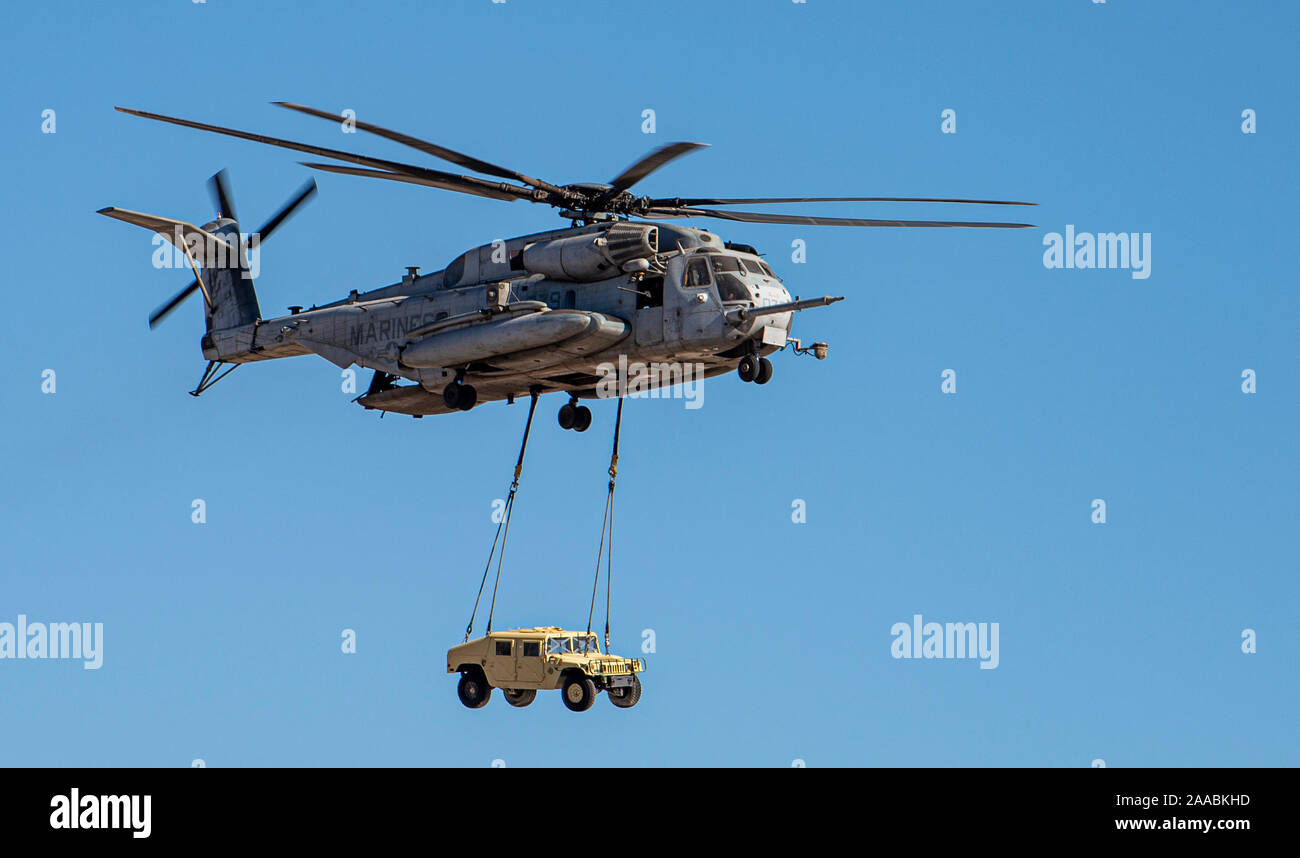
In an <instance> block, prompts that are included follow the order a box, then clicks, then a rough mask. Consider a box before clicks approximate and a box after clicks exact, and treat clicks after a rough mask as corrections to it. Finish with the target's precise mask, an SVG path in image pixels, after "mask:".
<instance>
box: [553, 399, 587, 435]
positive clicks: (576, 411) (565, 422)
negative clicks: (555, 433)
mask: <svg viewBox="0 0 1300 858" xmlns="http://www.w3.org/2000/svg"><path fill="white" fill-rule="evenodd" d="M556 419H557V420H559V422H560V428H561V429H572V430H573V431H575V432H586V431H587V430H588V429H590V428H591V409H590V408H588V407H587V406H585V405H579V404H578V400H577V398H574V399H570V400H569V401H568V402H567V403H566V404H564V405H562V406H561V407H560V413H559V414H558V415H556Z"/></svg>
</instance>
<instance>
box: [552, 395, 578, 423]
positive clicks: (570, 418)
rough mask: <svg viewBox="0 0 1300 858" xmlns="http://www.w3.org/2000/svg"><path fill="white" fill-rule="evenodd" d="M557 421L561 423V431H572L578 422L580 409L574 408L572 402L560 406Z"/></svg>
mask: <svg viewBox="0 0 1300 858" xmlns="http://www.w3.org/2000/svg"><path fill="white" fill-rule="evenodd" d="M556 419H558V420H559V421H560V428H561V429H572V428H573V426H574V424H575V423H577V422H578V409H576V408H574V407H573V403H572V402H569V403H566V404H564V405H562V406H560V413H559V414H558V415H556Z"/></svg>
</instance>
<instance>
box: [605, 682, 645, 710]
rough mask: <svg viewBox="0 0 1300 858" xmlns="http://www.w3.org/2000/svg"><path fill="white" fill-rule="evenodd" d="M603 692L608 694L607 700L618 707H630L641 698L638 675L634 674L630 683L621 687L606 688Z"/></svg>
mask: <svg viewBox="0 0 1300 858" xmlns="http://www.w3.org/2000/svg"><path fill="white" fill-rule="evenodd" d="M605 694H606V695H608V696H609V702H610V703H613V704H614V705H615V706H617V707H618V708H619V709H631V708H632V707H633V706H635V705H636V703H637V701H638V700H640V699H641V680H640V678H639V677H636V676H634V677H632V684H631V685H625V686H623V687H622V688H607V689H605Z"/></svg>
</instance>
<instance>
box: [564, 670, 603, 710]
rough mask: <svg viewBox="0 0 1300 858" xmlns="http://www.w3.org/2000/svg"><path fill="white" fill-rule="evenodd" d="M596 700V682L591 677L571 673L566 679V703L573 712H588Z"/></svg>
mask: <svg viewBox="0 0 1300 858" xmlns="http://www.w3.org/2000/svg"><path fill="white" fill-rule="evenodd" d="M595 702H596V683H594V682H592V681H591V677H589V676H583V675H580V674H570V675H569V677H568V678H567V679H565V680H564V705H565V706H567V707H569V710H570V711H571V712H586V711H587V710H588V709H590V708H591V704H593V703H595Z"/></svg>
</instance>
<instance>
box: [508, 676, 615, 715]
mask: <svg viewBox="0 0 1300 858" xmlns="http://www.w3.org/2000/svg"><path fill="white" fill-rule="evenodd" d="M605 694H607V695H609V702H610V703H613V704H614V705H615V706H617V707H618V708H619V709H631V708H632V707H633V706H635V705H636V702H637V701H638V700H640V699H641V680H640V678H638V677H635V676H634V677H632V684H631V685H625V686H623V687H622V688H607V689H605ZM507 699H508V698H507Z"/></svg>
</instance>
